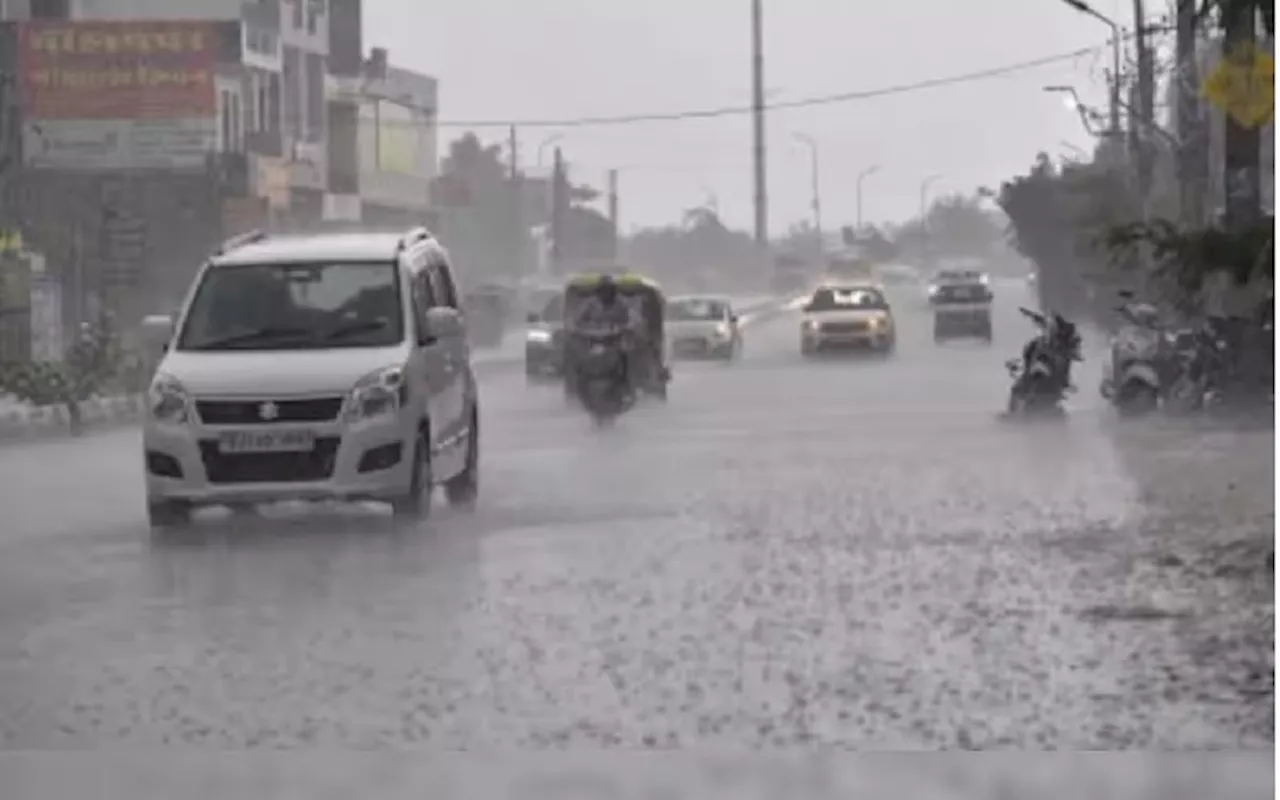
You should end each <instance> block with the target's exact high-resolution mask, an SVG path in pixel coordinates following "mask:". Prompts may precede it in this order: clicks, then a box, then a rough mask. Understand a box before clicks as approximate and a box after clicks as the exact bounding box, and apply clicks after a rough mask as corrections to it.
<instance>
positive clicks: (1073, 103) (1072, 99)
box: [1044, 86, 1098, 136]
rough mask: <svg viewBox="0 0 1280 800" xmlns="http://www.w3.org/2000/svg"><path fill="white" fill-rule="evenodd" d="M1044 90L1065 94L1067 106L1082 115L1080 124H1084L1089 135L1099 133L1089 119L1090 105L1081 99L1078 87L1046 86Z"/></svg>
mask: <svg viewBox="0 0 1280 800" xmlns="http://www.w3.org/2000/svg"><path fill="white" fill-rule="evenodd" d="M1044 91H1046V92H1049V93H1051V94H1061V95H1063V98H1064V100H1065V102H1066V105H1067V108H1069V109H1071V110H1072V111H1074V112H1076V113H1077V114H1079V115H1080V124H1082V125H1084V129H1085V130H1086V131H1088V132H1089V135H1090V136H1097V135H1098V132H1097V131H1096V130H1094V128H1093V123H1092V122H1091V121H1090V120H1089V107H1088V106H1086V105H1085V104H1084V103H1083V102H1082V101H1081V100H1080V93H1079V92H1077V91H1076V87H1074V86H1046V87H1044Z"/></svg>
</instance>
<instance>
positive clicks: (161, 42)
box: [19, 20, 218, 169]
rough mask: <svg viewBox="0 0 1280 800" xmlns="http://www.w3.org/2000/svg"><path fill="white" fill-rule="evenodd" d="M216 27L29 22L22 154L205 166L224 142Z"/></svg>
mask: <svg viewBox="0 0 1280 800" xmlns="http://www.w3.org/2000/svg"><path fill="white" fill-rule="evenodd" d="M217 47H218V42H217V35H216V28H215V27H214V26H213V25H212V24H210V23H205V22H191V21H185V20H172V21H170V20H137V21H135V20H129V21H114V22H56V21H36V22H26V23H23V24H22V26H21V32H20V43H19V69H20V74H21V83H22V92H23V96H22V97H23V106H24V119H25V123H26V124H25V126H24V137H23V140H24V151H23V152H24V156H25V158H26V160H27V162H28V163H29V164H30V165H31V166H35V167H55V168H70V169H134V168H148V167H163V168H175V167H177V168H182V167H197V166H203V164H204V161H205V156H206V154H207V153H208V152H209V151H211V150H213V149H214V147H215V146H216V141H217V136H216V133H217V129H216V124H215V123H216V119H217V113H218V104H217V94H216V91H215V86H214V70H215V67H216V63H217V52H218V50H217Z"/></svg>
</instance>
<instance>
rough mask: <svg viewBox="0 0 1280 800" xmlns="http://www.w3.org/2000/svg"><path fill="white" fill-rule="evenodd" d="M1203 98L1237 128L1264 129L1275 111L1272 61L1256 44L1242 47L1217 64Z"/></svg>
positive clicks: (1205, 85)
mask: <svg viewBox="0 0 1280 800" xmlns="http://www.w3.org/2000/svg"><path fill="white" fill-rule="evenodd" d="M1204 94H1205V97H1207V98H1209V102H1211V103H1213V104H1214V105H1215V106H1217V107H1218V108H1219V109H1221V110H1222V111H1224V112H1226V113H1227V114H1229V115H1230V116H1231V118H1232V119H1234V120H1235V121H1236V122H1237V123H1239V124H1240V125H1242V126H1244V127H1246V128H1257V127H1259V126H1261V125H1265V124H1267V123H1268V122H1270V121H1271V118H1272V116H1274V114H1275V110H1276V61H1275V59H1274V58H1272V57H1271V54H1270V53H1268V52H1266V51H1265V50H1263V49H1262V48H1260V47H1258V46H1257V45H1256V44H1253V43H1246V44H1243V45H1241V46H1239V47H1237V48H1236V49H1235V50H1234V51H1233V52H1232V53H1231V54H1230V55H1229V56H1227V57H1226V58H1224V59H1222V61H1220V62H1219V63H1218V67H1217V69H1215V70H1214V71H1213V73H1212V74H1211V75H1209V77H1208V79H1207V80H1205V82H1204Z"/></svg>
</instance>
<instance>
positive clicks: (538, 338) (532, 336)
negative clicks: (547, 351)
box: [525, 330, 551, 344]
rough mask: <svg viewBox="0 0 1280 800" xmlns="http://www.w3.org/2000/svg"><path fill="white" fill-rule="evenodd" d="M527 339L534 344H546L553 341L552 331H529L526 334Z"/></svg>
mask: <svg viewBox="0 0 1280 800" xmlns="http://www.w3.org/2000/svg"><path fill="white" fill-rule="evenodd" d="M525 340H526V341H529V342H533V343H534V344H546V343H548V342H550V341H551V332H550V331H543V330H535V331H529V333H528V334H526V335H525Z"/></svg>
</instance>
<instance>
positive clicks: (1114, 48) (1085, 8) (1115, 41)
mask: <svg viewBox="0 0 1280 800" xmlns="http://www.w3.org/2000/svg"><path fill="white" fill-rule="evenodd" d="M1062 2H1064V3H1066V4H1067V5H1069V6H1071V7H1072V8H1074V9H1075V10H1076V11H1079V12H1080V13H1081V14H1088V15H1089V16H1091V17H1093V18H1094V19H1096V20H1098V21H1100V22H1102V23H1103V24H1105V25H1106V26H1107V27H1109V28H1110V29H1111V130H1110V131H1109V133H1110V134H1111V135H1112V136H1116V135H1118V134H1119V133H1120V26H1119V25H1117V24H1116V22H1115V20H1113V19H1111V18H1110V17H1108V16H1106V15H1104V14H1101V13H1099V12H1098V10H1097V9H1095V8H1094V7H1093V6H1091V5H1089V4H1088V3H1086V2H1084V0H1062Z"/></svg>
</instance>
